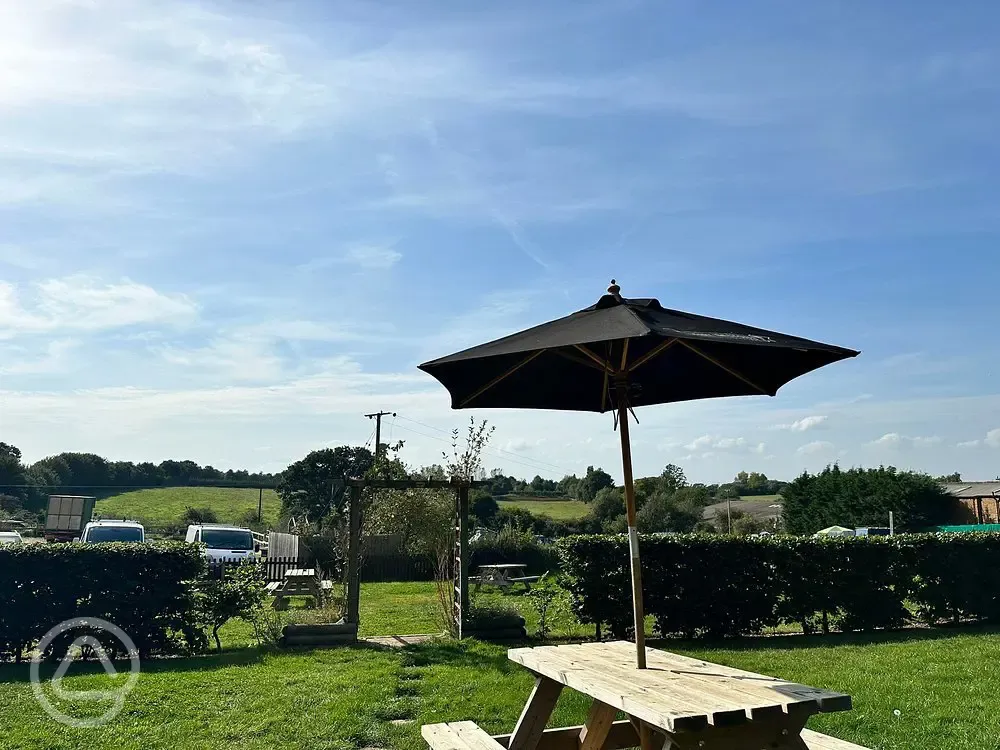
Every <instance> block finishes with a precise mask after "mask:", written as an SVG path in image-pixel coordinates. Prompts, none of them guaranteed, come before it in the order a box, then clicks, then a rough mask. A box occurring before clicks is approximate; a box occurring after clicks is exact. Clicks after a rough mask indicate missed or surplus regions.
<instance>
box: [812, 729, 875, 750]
mask: <svg viewBox="0 0 1000 750" xmlns="http://www.w3.org/2000/svg"><path fill="white" fill-rule="evenodd" d="M800 736H801V737H802V740H803V742H805V743H806V747H808V748H809V750H870V748H867V747H864V746H863V745H855V744H854V743H853V742H848V741H847V740H838V739H837V738H836V737H831V736H829V735H827V734H820V733H819V732H814V731H812V730H811V729H803V730H802V734H801V735H800Z"/></svg>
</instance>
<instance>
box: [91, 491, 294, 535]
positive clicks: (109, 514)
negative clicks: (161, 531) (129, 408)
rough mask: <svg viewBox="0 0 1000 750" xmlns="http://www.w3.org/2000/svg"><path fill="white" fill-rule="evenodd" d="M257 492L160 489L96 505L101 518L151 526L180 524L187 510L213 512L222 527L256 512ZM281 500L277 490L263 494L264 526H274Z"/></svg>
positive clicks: (110, 499)
mask: <svg viewBox="0 0 1000 750" xmlns="http://www.w3.org/2000/svg"><path fill="white" fill-rule="evenodd" d="M257 500H258V490H253V489H237V488H233V487H157V488H155V489H149V490H134V491H133V492H124V493H122V494H121V495H114V496H112V497H108V498H105V499H103V500H98V501H97V507H96V509H95V511H94V513H95V515H96V516H99V517H101V518H127V519H129V520H134V521H140V522H141V523H144V524H146V525H148V526H169V525H172V524H178V523H180V520H181V515H182V514H183V513H184V511H185V510H186V509H187V508H211V509H212V510H214V511H215V513H216V515H217V516H218V517H219V521H220V523H236V522H237V521H239V520H241V519H242V518H243V517H244V516H245V515H246V514H247V513H249V512H251V511H252V512H254V513H256V512H257ZM280 510H281V500H279V499H278V495H277V493H276V492H275V491H274V490H264V523H265V524H268V525H271V526H273V525H275V524H277V522H278V513H279V512H280Z"/></svg>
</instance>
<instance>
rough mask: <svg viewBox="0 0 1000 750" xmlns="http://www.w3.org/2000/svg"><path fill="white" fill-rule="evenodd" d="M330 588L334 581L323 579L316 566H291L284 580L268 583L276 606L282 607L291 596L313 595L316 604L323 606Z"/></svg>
mask: <svg viewBox="0 0 1000 750" xmlns="http://www.w3.org/2000/svg"><path fill="white" fill-rule="evenodd" d="M330 588H332V582H330V581H324V580H322V579H321V578H320V576H319V575H318V574H317V572H316V569H315V568H291V569H289V570H286V571H285V577H284V580H281V581H277V582H275V583H271V584H268V587H267V590H268V593H269V594H271V596H273V597H274V602H273V606H274V608H275V609H281V608H282V607H284V606H287V604H288V602H287V599H288V597H290V596H311V597H312V598H313V601H314V602H315V603H316V606H318V607H322V606H323V604H324V602H325V601H326V592H327V590H328V589H330Z"/></svg>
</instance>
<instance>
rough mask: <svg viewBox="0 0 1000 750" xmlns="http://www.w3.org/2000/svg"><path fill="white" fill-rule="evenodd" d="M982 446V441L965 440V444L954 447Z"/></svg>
mask: <svg viewBox="0 0 1000 750" xmlns="http://www.w3.org/2000/svg"><path fill="white" fill-rule="evenodd" d="M982 444H983V441H982V440H966V441H965V442H962V443H959V444H958V445H957V446H956V447H958V448H978V447H979V446H980V445H982Z"/></svg>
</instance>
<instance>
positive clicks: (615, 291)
mask: <svg viewBox="0 0 1000 750" xmlns="http://www.w3.org/2000/svg"><path fill="white" fill-rule="evenodd" d="M621 291H622V288H621V287H620V286H618V284H617V283H616V282H615V280H614V279H611V286H609V287H608V294H610V295H611V296H612V297H615V298H616V299H621V298H622V295H621Z"/></svg>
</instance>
